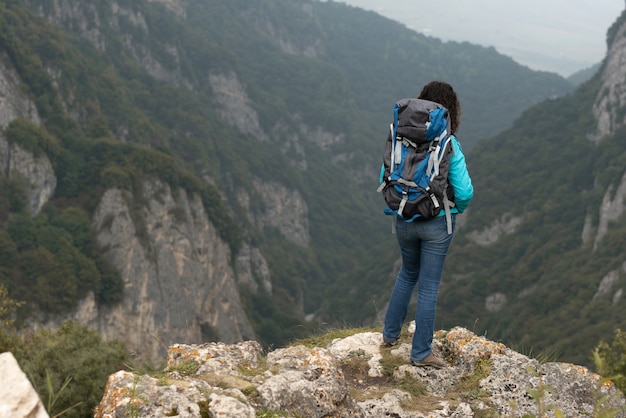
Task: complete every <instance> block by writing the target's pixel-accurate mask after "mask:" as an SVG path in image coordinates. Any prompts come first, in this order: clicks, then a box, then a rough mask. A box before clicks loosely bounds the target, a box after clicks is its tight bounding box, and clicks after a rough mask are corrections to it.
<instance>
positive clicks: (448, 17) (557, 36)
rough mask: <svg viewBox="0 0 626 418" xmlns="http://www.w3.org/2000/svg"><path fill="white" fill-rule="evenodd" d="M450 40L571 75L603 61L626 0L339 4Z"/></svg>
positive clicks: (359, 0) (363, 0)
mask: <svg viewBox="0 0 626 418" xmlns="http://www.w3.org/2000/svg"><path fill="white" fill-rule="evenodd" d="M335 1H338V2H342V3H346V4H349V5H351V6H356V7H361V8H363V9H367V10H373V11H375V12H377V13H378V14H381V15H383V16H385V17H388V18H390V19H394V20H397V21H399V22H401V23H403V24H404V25H406V26H407V27H408V28H410V29H413V30H415V31H418V32H421V33H423V34H426V35H429V36H433V37H435V38H439V39H441V40H444V41H450V40H451V41H460V42H462V41H468V42H471V43H473V44H478V45H483V46H493V47H495V48H496V49H497V50H498V52H500V53H501V54H504V55H507V56H510V57H512V58H513V59H514V60H515V61H517V62H519V63H520V64H523V65H527V66H528V67H530V68H532V69H535V70H545V71H552V72H555V73H559V74H561V75H563V76H568V75H571V74H572V73H575V72H576V71H578V70H582V69H585V68H588V67H590V66H592V65H594V64H596V63H598V62H600V61H601V60H602V59H603V58H604V56H605V54H606V31H607V29H608V28H609V27H610V26H611V24H613V22H615V20H616V19H617V18H618V17H619V15H620V14H621V12H622V11H623V10H624V5H625V2H624V0H525V1H505V0H439V1H428V2H427V1H420V0H335Z"/></svg>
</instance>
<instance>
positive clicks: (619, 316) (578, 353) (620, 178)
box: [329, 14, 626, 364]
mask: <svg viewBox="0 0 626 418" xmlns="http://www.w3.org/2000/svg"><path fill="white" fill-rule="evenodd" d="M625 33H626V15H624V14H623V15H622V16H621V17H620V18H619V19H618V20H617V21H616V22H615V23H614V25H613V26H612V27H611V28H610V29H609V31H608V34H607V42H608V53H607V57H606V59H605V60H604V61H603V63H602V66H601V67H600V68H599V71H598V72H597V73H596V74H595V75H594V77H592V78H591V79H590V80H589V81H587V82H585V83H583V84H582V85H581V86H580V87H579V88H577V89H576V90H575V91H574V92H572V93H570V94H568V95H566V96H563V97H559V98H554V99H549V100H546V101H544V102H542V103H540V104H537V105H535V106H532V107H531V108H529V109H527V110H526V111H524V112H523V114H522V115H521V116H520V117H519V118H518V119H516V121H515V122H514V123H513V125H512V127H511V128H510V129H507V130H505V131H503V132H501V133H499V134H498V135H495V136H494V137H492V138H489V139H486V140H483V141H481V142H480V143H478V144H477V145H476V147H475V148H473V149H472V150H471V151H470V152H469V153H468V155H467V160H468V165H469V169H470V172H471V174H472V178H473V180H474V187H475V199H474V201H473V202H472V205H471V207H470V209H469V211H468V212H467V213H465V214H463V215H462V216H460V217H459V221H461V222H460V224H461V226H460V228H459V231H458V234H457V236H456V237H455V240H454V243H453V245H452V248H451V251H450V254H449V256H448V260H447V265H446V270H445V271H444V278H443V281H442V288H441V291H440V297H439V307H438V320H439V322H438V326H441V327H444V328H445V327H449V326H464V327H467V328H469V329H472V330H474V332H476V333H477V334H479V335H480V334H486V335H489V337H490V338H491V339H494V340H496V341H502V342H504V343H506V344H507V345H509V346H513V347H516V348H517V349H518V350H521V351H526V352H535V353H537V352H548V353H553V354H554V355H556V356H559V358H562V359H564V360H566V361H571V362H574V363H577V364H590V362H591V360H590V358H591V351H592V349H593V347H594V345H595V344H596V343H597V342H598V341H600V340H604V341H608V340H610V339H611V337H612V334H613V330H614V329H616V328H621V329H623V328H624V327H625V326H626V301H625V300H624V295H623V294H624V289H626V254H625V253H624V248H626V241H625V239H626V218H625V217H624V210H625V208H626V202H625V200H624V199H625V197H626V172H625V167H626V130H625V129H624V125H625V121H626V119H625V117H624V115H625V114H626V112H625V109H626V107H625V103H626V98H625V96H624V94H623V91H624V90H625V87H626V71H625V69H624V66H623V65H621V64H620V63H622V62H623V60H624V55H625V54H626V35H625ZM390 247H392V244H391V243H390V244H389V247H384V248H381V249H377V250H376V252H375V253H374V252H373V253H372V258H373V257H374V254H384V257H385V258H386V259H387V266H389V269H391V266H393V265H394V262H395V261H396V260H397V252H394V251H393V250H391V249H390ZM377 258H378V260H377V262H376V264H378V263H379V262H380V259H381V258H383V257H381V256H380V255H379V256H378V257H377ZM373 269H375V270H376V271H375V273H374V274H370V273H369V271H371V270H373ZM389 269H388V270H387V273H388V274H387V275H384V274H382V272H381V269H380V268H377V267H375V266H374V263H373V262H372V263H366V265H364V266H363V268H362V269H360V270H359V271H358V272H357V274H355V275H346V277H344V278H343V279H342V281H341V284H340V286H342V289H345V288H349V286H350V284H351V283H357V282H358V283H359V285H358V286H357V285H353V286H352V288H350V290H352V291H354V293H355V295H354V297H355V299H358V300H360V301H364V300H365V301H371V303H369V304H368V305H369V306H368V307H366V308H361V310H360V311H359V315H361V316H365V315H371V316H372V317H375V316H376V315H377V314H380V313H381V312H384V303H385V302H384V301H385V299H386V298H387V297H388V296H387V294H384V295H381V294H380V293H379V292H380V289H384V288H385V286H386V287H387V289H388V290H387V292H389V291H390V290H391V283H392V280H393V279H392V277H393V272H389ZM364 283H365V284H366V285H365V286H364V285H363V284H364ZM357 287H358V290H357V289H356V288H357ZM336 292H337V289H336V288H331V290H330V292H329V294H333V293H336ZM333 302H334V301H333ZM333 302H331V304H332V303H333ZM359 306H363V303H360V304H359ZM376 307H378V308H376ZM350 311H351V309H350V308H347V309H346V311H345V315H350ZM342 312H344V311H342ZM352 318H354V320H356V317H352Z"/></svg>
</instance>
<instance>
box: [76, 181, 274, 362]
mask: <svg viewBox="0 0 626 418" xmlns="http://www.w3.org/2000/svg"><path fill="white" fill-rule="evenodd" d="M137 200H140V201H142V202H145V203H144V205H140V206H139V208H137V206H134V205H136V201H137ZM93 226H94V229H95V230H96V231H97V238H98V241H99V243H100V244H101V245H102V247H103V248H104V251H105V252H104V254H105V256H106V257H108V258H109V259H110V260H111V261H112V262H113V263H114V264H115V265H116V266H117V268H118V269H119V271H120V273H121V275H122V278H123V280H124V285H125V286H124V299H123V302H122V303H121V304H119V305H116V306H113V307H107V308H98V307H97V305H96V304H95V303H94V301H93V297H92V296H91V297H89V298H87V299H86V300H84V301H83V302H82V303H81V305H80V306H79V308H78V309H77V311H76V313H75V314H74V315H75V316H74V318H73V319H75V320H77V321H79V322H80V323H82V324H83V325H86V326H88V327H89V328H92V329H97V330H99V332H100V334H101V335H102V336H103V337H105V338H116V339H120V340H123V341H124V342H125V343H126V345H127V347H128V349H129V350H130V351H132V352H135V353H138V354H140V355H141V356H143V357H144V358H145V359H147V360H150V361H152V360H157V359H158V358H161V357H162V356H163V354H164V352H165V347H167V346H168V345H170V344H173V343H174V342H176V341H184V342H188V343H200V342H202V341H224V342H228V343H233V342H236V341H241V340H244V339H250V338H254V332H253V330H252V327H251V325H250V323H249V321H248V318H247V316H246V314H245V312H244V310H243V307H242V304H241V301H240V298H239V293H238V289H237V286H238V284H237V281H236V275H235V271H234V268H233V266H232V264H231V251H230V248H229V246H228V245H227V244H226V243H225V242H224V241H223V240H222V239H221V238H220V236H219V234H218V232H217V230H216V229H215V227H214V226H213V225H212V224H211V222H210V220H209V219H208V217H207V214H206V212H205V210H204V207H203V205H202V201H201V199H200V198H199V196H197V195H189V194H187V193H186V192H185V191H184V190H182V189H178V190H171V189H170V187H169V186H168V185H166V184H163V183H161V182H159V181H157V180H153V181H145V182H144V183H143V191H142V195H141V196H134V197H133V196H130V194H129V193H128V192H125V191H122V190H119V189H110V190H108V191H107V192H106V193H104V195H103V197H102V199H101V201H100V203H99V205H98V207H97V209H96V212H95V215H94V220H93ZM249 260H250V261H247V259H243V260H242V261H241V262H240V263H238V265H239V268H240V269H241V270H242V271H247V272H248V273H249V274H250V275H253V276H259V277H263V274H265V277H266V279H265V280H266V281H267V280H269V278H267V274H266V273H267V272H264V271H261V272H260V273H259V274H257V272H256V269H257V268H260V269H263V266H264V264H263V260H262V256H261V255H260V254H256V253H255V256H254V257H253V258H250V259H249ZM252 262H254V264H252ZM265 286H268V285H267V284H266V285H265ZM269 287H270V288H271V286H269Z"/></svg>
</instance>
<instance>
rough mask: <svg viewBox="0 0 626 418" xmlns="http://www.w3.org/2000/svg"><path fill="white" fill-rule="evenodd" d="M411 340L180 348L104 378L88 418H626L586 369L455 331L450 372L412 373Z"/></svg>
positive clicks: (618, 396)
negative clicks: (157, 366)
mask: <svg viewBox="0 0 626 418" xmlns="http://www.w3.org/2000/svg"><path fill="white" fill-rule="evenodd" d="M410 329H411V327H409V330H410ZM410 339H411V335H410V334H409V335H408V337H407V336H403V337H402V339H401V342H400V344H398V345H397V346H396V347H393V348H392V349H384V348H381V343H382V335H381V334H380V333H379V332H364V333H356V334H354V335H352V336H349V337H346V338H339V339H335V340H333V341H332V342H331V343H329V344H328V345H327V346H326V347H315V348H309V347H305V346H304V345H296V346H292V347H287V348H280V349H277V350H274V351H271V352H269V353H267V355H266V356H265V357H263V351H262V349H261V346H260V345H259V344H258V343H256V342H253V341H247V342H243V343H238V344H234V345H229V344H223V343H211V344H202V345H180V344H178V345H174V346H172V347H170V349H169V352H168V363H167V364H168V366H167V368H166V370H165V372H164V374H163V375H162V377H160V378H159V379H157V378H153V377H149V376H138V375H133V374H131V373H127V372H118V373H116V374H114V375H112V376H111V377H110V378H109V383H108V385H107V389H106V393H105V395H104V397H103V398H102V401H101V403H100V405H99V406H98V408H97V410H96V414H95V417H96V418H100V417H107V418H115V417H125V416H128V415H130V414H131V413H136V414H138V415H139V416H164V414H166V413H169V414H172V413H174V412H176V413H178V416H220V417H225V418H228V417H232V418H235V417H237V418H239V417H254V416H260V415H259V414H264V413H275V414H277V413H280V414H281V415H280V416H285V417H307V418H310V417H320V418H321V417H362V418H380V417H397V418H419V417H433V418H436V417H458V418H461V417H473V416H509V417H522V416H524V415H534V416H536V415H538V414H539V413H541V414H542V416H548V417H555V416H557V413H559V412H560V413H561V414H562V415H563V416H567V417H575V416H598V415H599V414H602V413H609V412H610V413H612V414H614V415H611V416H616V417H626V398H625V397H624V395H623V394H622V393H621V392H620V391H619V390H617V389H616V387H615V386H614V385H613V384H612V383H611V382H607V381H605V380H603V379H602V378H601V377H600V376H598V375H597V374H595V373H592V372H590V371H589V370H587V369H586V368H584V367H581V366H576V365H573V364H565V363H544V364H541V363H539V362H538V361H537V360H535V359H531V358H528V357H526V356H524V355H522V354H519V353H517V352H515V351H513V350H511V349H509V348H507V347H506V346H504V345H503V344H500V343H497V342H494V341H490V340H487V339H486V338H484V337H479V336H476V335H475V334H473V333H472V332H470V331H468V330H467V329H464V328H459V327H457V328H453V329H451V330H449V331H438V332H437V333H435V336H434V341H433V347H434V350H435V351H437V352H438V353H439V354H440V355H442V356H443V357H444V358H445V359H446V361H447V362H448V363H449V366H448V367H445V368H442V369H433V368H430V367H423V368H419V367H413V366H410V365H409V364H408V361H409V354H410ZM389 362H393V366H392V368H391V370H392V371H391V372H389V370H390V369H389V364H390V363H389ZM385 370H387V371H385ZM201 410H202V413H203V414H204V415H201V412H200V411H201ZM194 414H195V415H194ZM272 416H273V415H272Z"/></svg>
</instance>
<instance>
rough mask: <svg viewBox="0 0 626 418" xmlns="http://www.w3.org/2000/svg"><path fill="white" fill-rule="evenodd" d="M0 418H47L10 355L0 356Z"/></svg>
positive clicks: (34, 393) (29, 385)
mask: <svg viewBox="0 0 626 418" xmlns="http://www.w3.org/2000/svg"><path fill="white" fill-rule="evenodd" d="M0 382H2V384H0V418H48V413H47V412H46V410H45V408H44V407H43V404H42V403H41V400H40V399H39V395H37V392H35V389H33V386H32V385H31V384H30V381H29V380H28V378H27V377H26V375H25V374H24V372H23V371H22V369H20V366H19V364H17V361H16V360H15V357H13V354H11V353H8V352H7V353H2V354H0Z"/></svg>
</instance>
